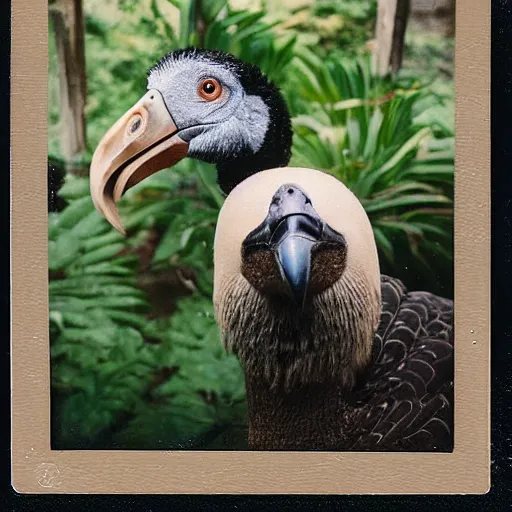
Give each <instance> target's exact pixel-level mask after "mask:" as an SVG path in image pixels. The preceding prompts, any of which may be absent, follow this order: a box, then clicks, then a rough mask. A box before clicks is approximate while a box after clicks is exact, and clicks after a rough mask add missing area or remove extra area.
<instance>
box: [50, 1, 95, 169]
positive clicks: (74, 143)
mask: <svg viewBox="0 0 512 512" xmlns="http://www.w3.org/2000/svg"><path fill="white" fill-rule="evenodd" d="M50 17H51V20H52V24H53V31H54V35H55V46H56V49H57V57H58V74H59V89H60V91H59V95H60V131H61V134H60V147H61V151H62V154H63V156H64V159H65V161H66V170H67V171H68V172H71V173H74V174H79V175H83V174H86V173H87V169H85V168H84V162H83V154H84V151H85V149H86V132H85V115H84V108H85V101H86V80H85V46H84V17H83V10H82V0H54V1H52V2H50Z"/></svg>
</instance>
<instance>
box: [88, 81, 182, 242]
mask: <svg viewBox="0 0 512 512" xmlns="http://www.w3.org/2000/svg"><path fill="white" fill-rule="evenodd" d="M187 152H188V143H187V142H185V141H184V140H182V139H181V138H180V137H179V135H178V128H177V127H176V125H175V124H174V121H173V119H172V117H171V115H170V114H169V111H168V110H167V107H166V105H165V102H164V100H163V98H162V95H161V94H160V92H159V91H157V90H155V89H152V90H150V91H148V92H147V94H145V95H144V96H143V97H142V98H141V99H140V100H139V101H138V102H137V103H136V104H135V105H134V106H133V107H132V108H131V109H130V110H128V112H126V113H125V114H124V115H123V116H122V117H121V118H120V119H119V120H118V121H117V122H116V123H115V124H114V125H113V126H112V128H110V130H109V131H108V132H107V133H106V134H105V136H104V137H103V139H102V140H101V142H100V143H99V145H98V147H97V148H96V151H95V152H94V156H93V158H92V163H91V169H90V187H91V196H92V200H93V202H94V205H95V206H96V208H97V209H98V210H99V211H100V213H102V214H103V216H104V217H105V218H106V219H107V220H108V221H109V222H110V224H112V226H113V227H114V228H116V229H117V230H118V231H120V232H121V233H123V234H125V231H124V228H123V225H122V224H121V219H120V217H119V212H118V211H117V207H116V203H117V201H119V199H121V196H122V195H123V194H124V193H125V192H126V191H127V190H128V189H129V188H131V187H133V186H134V185H136V184H137V183H139V182H140V181H142V180H143V179H145V178H147V177H148V176H150V175H151V174H154V173H155V172H157V171H159V170H161V169H165V168H167V167H171V166H172V165H174V164H176V163H177V162H179V161H180V160H181V159H182V158H184V157H185V156H186V155H187Z"/></svg>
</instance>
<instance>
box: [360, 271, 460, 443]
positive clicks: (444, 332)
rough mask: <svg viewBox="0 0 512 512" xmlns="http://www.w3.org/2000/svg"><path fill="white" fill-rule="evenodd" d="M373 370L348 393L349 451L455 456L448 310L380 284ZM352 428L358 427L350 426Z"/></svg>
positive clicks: (441, 302)
mask: <svg viewBox="0 0 512 512" xmlns="http://www.w3.org/2000/svg"><path fill="white" fill-rule="evenodd" d="M381 290H382V314H381V322H380V325H379V328H378V331H377V333H376V336H375V340H374V353H373V364H372V366H371V368H370V369H369V372H368V373H367V374H366V375H365V383H364V385H363V386H362V387H360V388H358V389H357V390H355V392H354V399H355V401H356V404H355V405H356V408H357V411H358V413H357V414H358V415H359V417H360V418H359V425H360V427H359V430H358V432H357V435H356V436H355V439H356V441H355V443H354V445H353V447H352V448H351V449H353V450H386V451H388V450H401V451H407V450H411V451H417V450H421V451H451V450H452V449H453V440H452V439H453V371H454V367H453V302H452V301H451V300H447V299H443V298H440V297H437V296H435V295H433V294H431V293H427V292H411V293H407V291H406V289H405V287H404V286H403V284H402V283H401V282H400V281H398V280H396V279H393V278H389V277H386V276H382V280H381ZM356 423H357V421H356Z"/></svg>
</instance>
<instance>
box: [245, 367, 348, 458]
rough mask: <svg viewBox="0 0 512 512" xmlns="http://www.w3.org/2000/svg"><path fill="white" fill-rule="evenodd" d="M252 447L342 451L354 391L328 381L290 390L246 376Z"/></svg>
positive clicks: (250, 445)
mask: <svg viewBox="0 0 512 512" xmlns="http://www.w3.org/2000/svg"><path fill="white" fill-rule="evenodd" d="M246 391H247V405H248V420H249V439H248V442H249V449H251V450H339V449H342V448H343V447H344V444H345V443H346V437H347V436H346V434H345V425H348V424H349V423H350V419H351V411H353V406H351V404H350V401H351V396H352V395H351V393H350V392H347V390H346V389H344V388H343V387H342V386H341V385H340V384H339V383H336V382H332V381H329V382H324V383H321V384H315V385H311V386H304V387H302V388H301V389H297V390H293V391H290V392H287V393H285V392H283V391H282V390H279V389H272V388H270V386H269V385H268V383H267V382H265V381H264V380H263V379H261V378H254V377H250V376H248V375H246Z"/></svg>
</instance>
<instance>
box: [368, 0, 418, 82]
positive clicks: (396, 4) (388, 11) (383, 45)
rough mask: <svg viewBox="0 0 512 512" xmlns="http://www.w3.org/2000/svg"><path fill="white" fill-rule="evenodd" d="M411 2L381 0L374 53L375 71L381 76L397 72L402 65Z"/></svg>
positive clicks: (404, 0) (407, 0)
mask: <svg viewBox="0 0 512 512" xmlns="http://www.w3.org/2000/svg"><path fill="white" fill-rule="evenodd" d="M410 4H411V2H410V0H379V3H378V11H377V27H376V46H375V51H374V54H373V68H374V72H375V73H376V74H378V75H379V76H385V75H387V74H388V73H389V72H390V71H391V72H393V73H397V72H398V71H399V70H400V68H401V66H402V59H403V52H404V41H405V29H406V27H407V20H408V18H409V11H410Z"/></svg>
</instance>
